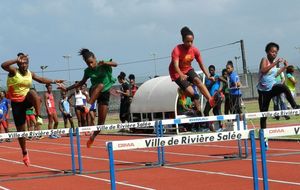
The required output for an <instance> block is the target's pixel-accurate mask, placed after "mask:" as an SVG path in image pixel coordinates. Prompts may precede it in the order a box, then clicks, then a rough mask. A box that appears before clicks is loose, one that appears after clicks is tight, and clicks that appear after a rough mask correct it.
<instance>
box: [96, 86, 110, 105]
mask: <svg viewBox="0 0 300 190" xmlns="http://www.w3.org/2000/svg"><path fill="white" fill-rule="evenodd" d="M109 99H110V92H109V90H107V91H105V92H101V93H100V96H99V97H98V98H97V102H98V104H99V105H106V106H108V104H109Z"/></svg>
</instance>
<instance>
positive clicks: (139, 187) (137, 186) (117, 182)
mask: <svg viewBox="0 0 300 190" xmlns="http://www.w3.org/2000/svg"><path fill="white" fill-rule="evenodd" d="M0 160H1V161H5V162H10V163H14V164H20V165H23V162H19V161H15V160H9V159H5V158H0ZM30 167H35V168H40V169H44V170H50V171H61V170H59V169H54V168H49V167H44V166H40V165H36V164H30ZM75 176H79V177H84V178H88V179H93V180H99V181H105V182H109V183H110V180H109V179H105V178H98V177H93V176H89V175H82V174H75ZM116 184H119V185H123V186H129V187H135V188H138V189H145V190H155V189H153V188H149V187H144V186H140V185H134V184H130V183H124V182H119V181H116ZM0 188H1V186H0ZM3 188H4V187H3ZM3 190H9V189H5V188H4V189H3Z"/></svg>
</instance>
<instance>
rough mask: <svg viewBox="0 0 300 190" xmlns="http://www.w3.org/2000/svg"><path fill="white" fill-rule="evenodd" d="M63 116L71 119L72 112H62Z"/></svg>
mask: <svg viewBox="0 0 300 190" xmlns="http://www.w3.org/2000/svg"><path fill="white" fill-rule="evenodd" d="M62 116H63V118H64V119H71V118H72V114H71V113H68V114H64V113H62Z"/></svg>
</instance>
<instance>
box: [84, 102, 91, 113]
mask: <svg viewBox="0 0 300 190" xmlns="http://www.w3.org/2000/svg"><path fill="white" fill-rule="evenodd" d="M90 109H91V104H89V103H86V105H85V106H84V112H85V113H89V112H90Z"/></svg>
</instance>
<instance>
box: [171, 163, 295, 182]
mask: <svg viewBox="0 0 300 190" xmlns="http://www.w3.org/2000/svg"><path fill="white" fill-rule="evenodd" d="M165 168H169V169H173V170H181V171H188V172H195V173H204V174H212V175H221V176H228V177H236V178H243V179H251V180H252V179H253V177H252V176H244V175H237V174H230V173H224V172H213V171H206V170H195V169H188V168H178V167H169V166H165ZM258 179H259V180H260V181H262V180H263V179H262V178H258ZM269 182H274V183H283V184H289V185H297V186H300V183H298V182H291V181H282V180H276V179H269Z"/></svg>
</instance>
